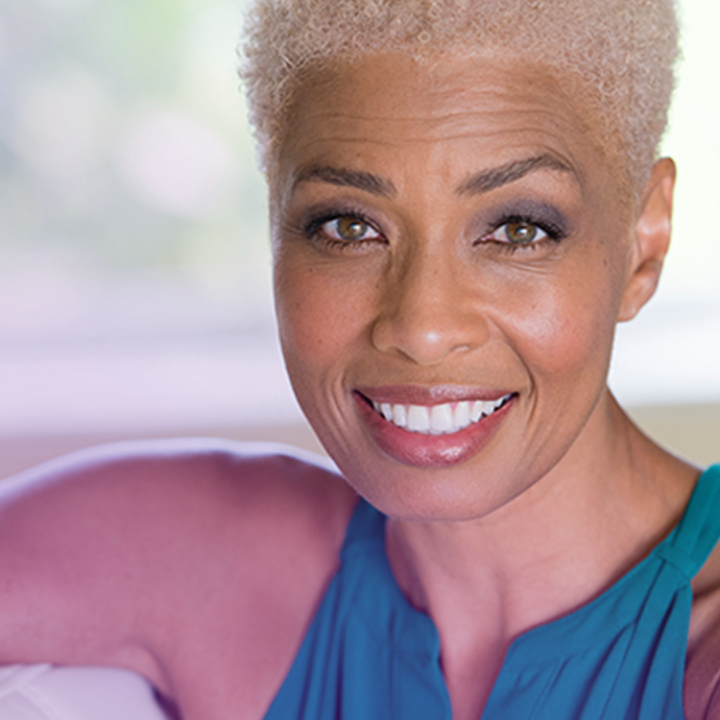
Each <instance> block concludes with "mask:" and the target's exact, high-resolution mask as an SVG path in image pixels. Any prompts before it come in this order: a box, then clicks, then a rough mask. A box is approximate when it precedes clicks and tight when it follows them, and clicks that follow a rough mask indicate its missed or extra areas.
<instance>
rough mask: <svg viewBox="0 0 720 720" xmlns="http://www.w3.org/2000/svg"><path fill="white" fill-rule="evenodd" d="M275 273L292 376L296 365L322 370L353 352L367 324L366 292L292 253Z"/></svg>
mask: <svg viewBox="0 0 720 720" xmlns="http://www.w3.org/2000/svg"><path fill="white" fill-rule="evenodd" d="M274 275H275V305H276V311H277V318H278V329H279V332H280V340H281V343H282V347H283V352H284V353H285V358H286V362H287V365H288V370H289V372H290V374H291V376H293V375H296V374H297V370H302V372H303V373H309V374H313V375H314V374H315V373H317V372H322V371H323V370H327V369H328V368H329V367H331V366H333V365H334V364H335V363H336V362H338V361H339V360H341V359H342V358H343V357H344V356H346V355H347V354H348V353H351V352H352V350H353V348H354V347H355V346H356V343H357V341H358V339H359V338H360V337H362V335H363V331H364V328H365V327H366V326H367V324H368V321H367V309H366V306H367V301H366V299H365V298H364V297H363V296H362V294H361V293H359V292H357V291H356V290H354V288H353V285H352V284H351V283H347V282H343V281H342V278H341V277H337V276H336V275H335V274H333V273H331V272H325V271H323V269H322V268H318V267H313V266H308V265H307V264H305V263H303V262H302V261H301V260H300V261H298V260H297V259H295V258H292V257H290V256H284V257H280V258H278V259H277V261H276V264H275V271H274ZM293 379H294V380H295V379H296V378H293Z"/></svg>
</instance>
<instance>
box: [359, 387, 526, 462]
mask: <svg viewBox="0 0 720 720" xmlns="http://www.w3.org/2000/svg"><path fill="white" fill-rule="evenodd" d="M354 397H355V402H356V404H357V406H358V408H359V410H360V414H361V416H362V418H363V420H364V421H365V424H366V425H367V427H368V429H369V431H370V435H371V436H372V438H373V440H374V441H375V442H376V443H377V445H378V446H379V447H380V449H381V450H383V451H384V452H385V453H387V454H388V455H389V456H390V457H392V458H394V459H395V460H398V461H400V462H401V463H404V464H405V465H413V466H414V467H427V468H440V467H449V466H450V465H457V464H459V463H461V462H464V461H466V460H468V459H470V458H471V457H473V455H476V454H477V453H479V452H480V451H481V450H482V449H483V448H484V447H485V446H486V445H487V444H488V443H489V442H490V440H491V439H492V437H493V435H494V434H495V432H496V431H497V429H498V427H500V424H501V423H502V422H503V420H504V419H505V418H506V417H507V414H508V413H509V412H510V408H511V406H512V405H513V404H514V402H515V396H513V397H511V398H510V399H509V400H508V401H507V402H506V403H505V404H504V405H503V406H502V407H501V408H499V409H498V410H496V411H495V412H494V413H493V414H492V415H488V416H487V417H484V418H481V419H480V420H478V421H477V422H476V423H473V424H472V425H468V427H466V428H463V429H462V430H458V431H457V432H456V433H450V434H448V435H424V434H422V433H414V432H410V431H408V430H403V429H402V428H399V427H398V426H397V425H393V423H391V422H390V421H389V420H386V419H385V418H384V417H383V416H382V415H380V413H378V412H377V411H376V410H375V409H374V408H373V407H372V406H371V405H370V404H369V403H368V402H367V400H365V399H364V398H363V397H362V396H361V395H360V394H359V393H355V395H354Z"/></svg>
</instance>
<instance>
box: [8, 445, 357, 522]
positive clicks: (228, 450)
mask: <svg viewBox="0 0 720 720" xmlns="http://www.w3.org/2000/svg"><path fill="white" fill-rule="evenodd" d="M353 497H354V495H353V492H352V491H351V490H350V489H349V488H348V486H347V485H346V484H345V483H344V481H343V480H342V478H341V477H340V475H339V474H338V473H337V471H336V470H334V468H333V466H332V464H331V463H330V461H327V460H326V459H324V458H321V457H320V456H317V455H314V454H312V453H307V452H304V451H300V450H296V449H295V448H290V447H287V446H282V445H274V444H270V443H251V444H245V443H238V442H230V441H223V440H214V439H180V440H162V441H143V442H132V443H130V442H129V443H117V444H113V445H106V446H100V447H97V448H92V449H90V450H87V451H82V452H78V453H74V454H72V455H68V456H65V457H63V458H59V459H58V460H55V461H51V462H49V463H45V464H43V465H40V466H38V467H37V468H34V469H32V470H30V471H27V472H25V473H22V474H20V475H17V476H15V477H11V478H8V479H7V480H4V481H2V482H1V483H0V515H1V516H2V517H3V522H2V523H0V536H2V535H7V534H8V533H9V532H10V531H13V530H20V529H21V526H22V524H23V522H29V523H31V524H30V525H28V530H30V531H31V532H33V533H34V531H36V530H37V529H38V528H39V527H41V525H39V524H38V523H43V525H42V526H43V527H47V525H45V524H44V523H50V525H51V526H52V525H55V524H67V526H68V527H65V528H64V529H65V530H66V531H68V530H69V531H76V530H79V529H80V528H84V527H90V526H92V525H93V524H100V523H101V524H102V526H103V527H105V528H107V523H108V522H109V523H111V524H114V523H120V524H121V523H123V522H124V521H127V519H128V516H130V517H132V519H133V522H134V524H135V525H136V526H137V525H139V523H141V522H142V521H143V520H148V519H150V518H152V519H153V525H152V529H155V530H157V531H158V532H161V531H162V529H163V526H165V525H172V524H173V523H174V521H175V519H176V518H177V519H181V520H182V521H183V522H185V521H186V520H187V517H186V516H187V515H190V516H192V517H193V518H194V519H195V523H200V522H201V521H202V519H203V518H204V516H205V514H206V513H211V514H212V520H213V522H216V521H217V520H219V519H220V518H219V517H218V513H220V514H228V515H232V516H233V518H234V519H235V521H237V519H238V516H239V515H240V516H247V519H248V520H249V521H252V520H253V518H254V517H255V515H256V513H257V512H262V513H263V515H264V518H263V523H264V524H265V525H266V524H267V522H268V521H272V519H273V518H274V517H278V518H282V520H283V521H284V522H288V521H290V522H291V523H292V522H293V521H298V522H302V519H303V518H304V516H305V515H307V514H308V513H309V514H311V515H313V514H317V513H319V512H327V513H329V515H328V516H326V519H329V517H332V516H333V509H335V510H342V508H343V507H344V506H346V505H348V506H351V505H352V504H353ZM68 513H70V515H71V516H72V517H69V516H68ZM341 514H342V513H341ZM339 522H340V524H342V520H339ZM158 523H159V525H158Z"/></svg>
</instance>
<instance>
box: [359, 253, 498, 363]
mask: <svg viewBox="0 0 720 720" xmlns="http://www.w3.org/2000/svg"><path fill="white" fill-rule="evenodd" d="M462 275H464V273H463V272H462V269H460V271H459V272H458V268H457V267H454V266H453V263H452V262H451V261H447V260H445V259H443V258H439V257H437V256H434V255H432V254H423V255H421V256H418V257H415V258H413V259H410V260H408V262H406V263H405V264H404V267H402V268H400V269H398V270H397V271H396V272H394V273H392V274H391V275H390V276H388V279H387V287H386V289H385V293H384V296H383V301H382V306H381V308H380V311H379V313H378V316H377V319H376V321H375V323H374V325H373V328H372V339H373V344H374V346H375V347H376V348H377V349H378V350H380V351H381V352H384V353H390V354H401V355H403V356H405V357H407V358H409V359H410V360H412V361H413V362H415V363H417V364H419V365H426V366H432V365H437V364H439V363H441V362H442V361H443V360H445V358H447V357H448V356H450V355H453V354H456V353H462V352H468V351H471V350H474V349H476V348H478V347H480V346H481V345H483V344H484V343H485V342H486V341H487V339H488V335H489V327H488V323H487V319H486V317H485V316H484V314H483V312H482V310H481V308H480V304H479V298H478V297H477V294H476V293H474V292H473V289H472V288H471V287H469V283H468V282H467V280H466V279H464V278H462V277H461V276H462Z"/></svg>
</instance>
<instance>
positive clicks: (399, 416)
mask: <svg viewBox="0 0 720 720" xmlns="http://www.w3.org/2000/svg"><path fill="white" fill-rule="evenodd" d="M393 422H394V423H395V424H396V425H397V426H398V427H401V428H404V427H407V423H408V418H407V410H406V409H405V406H404V405H394V406H393Z"/></svg>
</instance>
